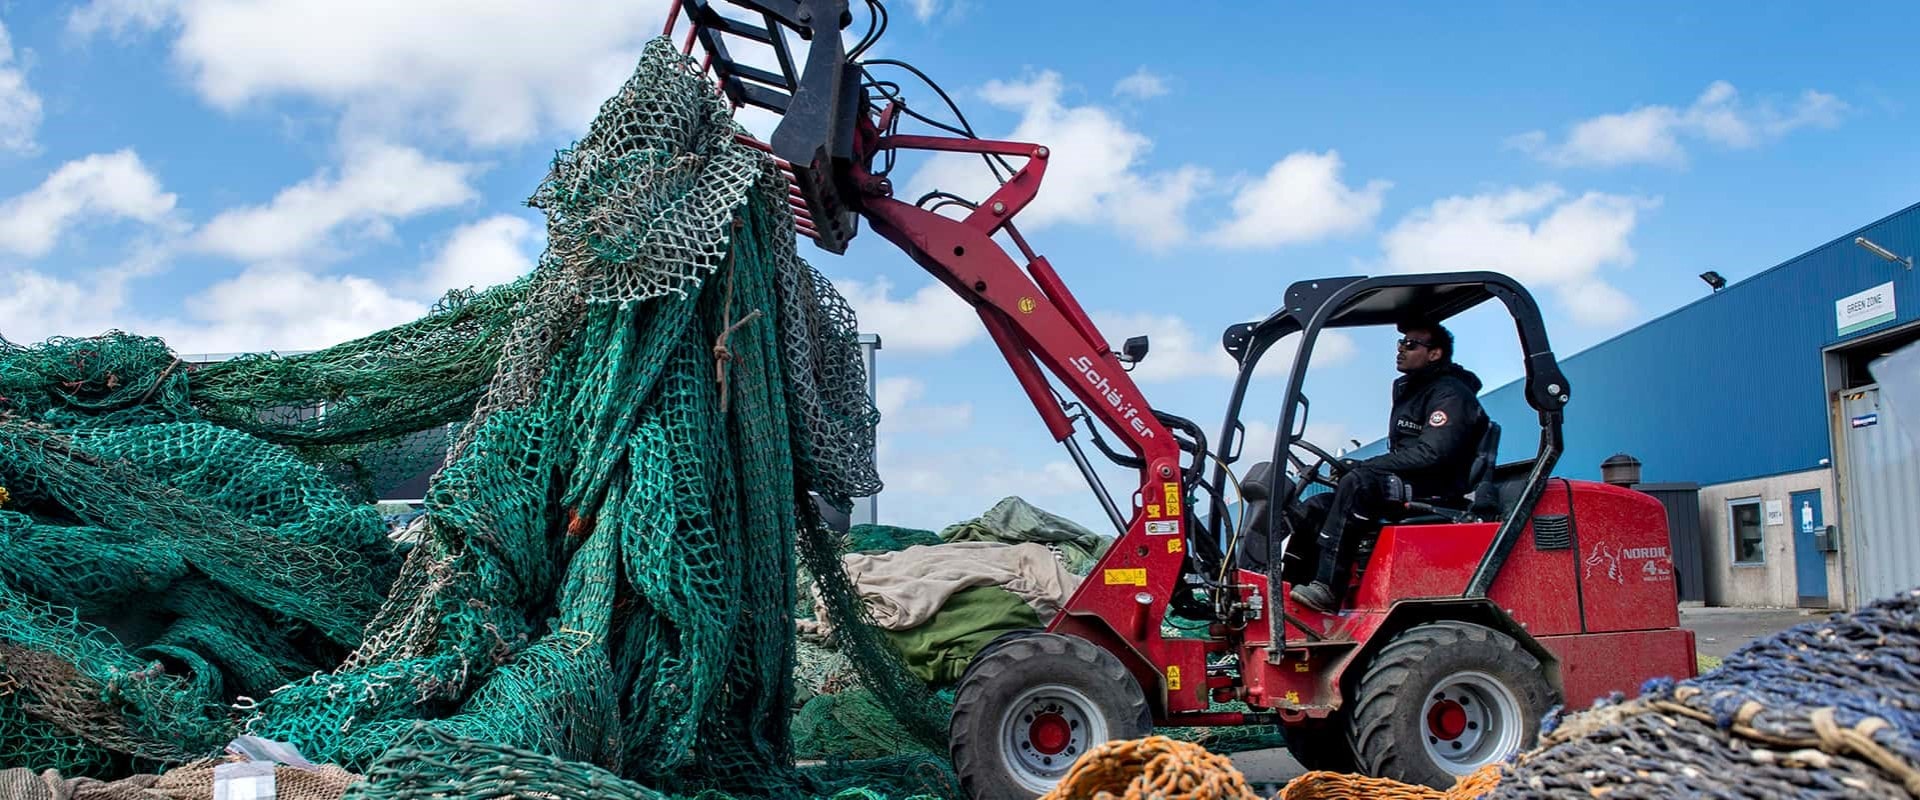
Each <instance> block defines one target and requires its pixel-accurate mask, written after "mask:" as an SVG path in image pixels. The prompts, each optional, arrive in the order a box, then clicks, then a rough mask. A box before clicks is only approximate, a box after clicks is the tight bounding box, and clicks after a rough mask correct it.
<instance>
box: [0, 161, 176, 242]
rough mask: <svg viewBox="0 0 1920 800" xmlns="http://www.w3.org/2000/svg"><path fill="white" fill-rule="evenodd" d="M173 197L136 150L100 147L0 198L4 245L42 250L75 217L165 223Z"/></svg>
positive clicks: (172, 205) (1, 233)
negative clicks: (30, 185)
mask: <svg viewBox="0 0 1920 800" xmlns="http://www.w3.org/2000/svg"><path fill="white" fill-rule="evenodd" d="M174 201H175V197H174V196H173V195H172V194H169V193H167V192H165V191H163V190H162V189H161V188H160V180H159V179H158V178H155V177H154V176H153V173H151V172H149V171H147V167H146V165H145V164H143V163H141V161H140V156H138V155H137V154H135V153H134V152H133V151H132V150H120V151H117V152H113V153H96V154H94V155H90V156H87V157H85V158H82V159H79V160H77V161H70V162H67V163H66V164H63V165H61V167H60V168H59V169H57V170H54V172H53V174H52V175H49V176H47V179H46V180H45V181H43V182H41V184H40V186H39V187H37V188H35V189H33V190H32V191H29V192H27V193H25V194H22V195H18V196H16V197H13V198H11V199H8V200H7V201H6V202H5V203H4V204H0V248H4V249H7V250H11V251H13V252H16V253H20V254H22V255H27V256H36V257H37V256H42V255H45V254H46V253H47V252H48V251H50V250H52V249H53V247H54V245H55V244H56V243H57V242H58V241H59V239H60V236H61V235H62V234H63V233H65V232H66V230H67V228H68V226H70V225H72V224H74V223H75V222H76V221H80V220H86V221H90V222H91V221H97V220H102V219H108V218H117V219H132V220H138V221H140V222H145V223H149V224H160V223H163V222H165V221H166V220H167V217H168V216H169V215H170V214H171V213H172V211H173V207H174Z"/></svg>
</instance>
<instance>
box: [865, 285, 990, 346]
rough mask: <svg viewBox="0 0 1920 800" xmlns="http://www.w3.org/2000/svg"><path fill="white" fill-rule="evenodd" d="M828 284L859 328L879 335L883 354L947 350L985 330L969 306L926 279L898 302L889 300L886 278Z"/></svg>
mask: <svg viewBox="0 0 1920 800" xmlns="http://www.w3.org/2000/svg"><path fill="white" fill-rule="evenodd" d="M833 284H834V288H836V289H838V290H839V291H840V294H841V295H842V296H843V297H845V298H846V300H847V303H848V304H849V305H852V306H853V313H854V316H855V318H857V319H858V320H859V327H860V332H861V333H873V334H878V335H879V336H880V346H881V347H882V348H884V349H885V350H887V351H888V352H910V353H950V352H953V351H955V350H958V349H960V348H962V347H965V346H966V345H967V344H968V343H970V342H972V341H973V340H975V339H977V338H979V337H980V335H981V334H982V333H983V332H984V330H985V329H984V328H982V327H981V325H980V317H979V315H978V314H976V313H974V310H973V307H972V306H970V305H967V303H966V301H964V300H961V299H960V297H959V296H958V295H955V294H954V293H953V290H951V289H948V288H947V287H946V286H944V285H942V284H939V283H928V284H927V285H925V286H922V287H920V289H919V290H918V291H915V292H914V293H913V294H912V295H909V296H907V297H905V298H902V299H899V300H895V299H894V298H893V296H892V294H893V283H892V282H891V281H888V280H887V279H886V278H876V279H874V281H873V282H871V283H867V282H863V281H857V280H836V281H834V282H833Z"/></svg>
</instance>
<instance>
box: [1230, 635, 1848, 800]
mask: <svg viewBox="0 0 1920 800" xmlns="http://www.w3.org/2000/svg"><path fill="white" fill-rule="evenodd" d="M1828 613H1829V612H1826V611H1818V610H1801V609H1793V608H1758V609H1756V608H1697V607H1689V608H1682V609H1680V625H1681V627H1685V628H1688V629H1690V630H1692V631H1693V635H1694V649H1695V650H1696V651H1697V652H1698V653H1699V654H1700V655H1703V656H1709V657H1712V658H1715V659H1719V658H1726V657H1727V654H1729V653H1732V652H1733V651H1734V650H1736V649H1738V648H1739V647H1740V646H1741V645H1743V644H1746V643H1747V642H1749V641H1752V640H1753V639H1756V638H1759V637H1763V636H1767V635H1769V634H1772V633H1775V632H1777V631H1781V630H1785V629H1787V628H1791V627H1793V626H1795V625H1799V624H1800V623H1803V622H1810V621H1813V620H1818V619H1823V618H1825V617H1826V616H1827V614H1828ZM1232 758H1233V765H1234V767H1236V768H1238V769H1239V770H1240V772H1241V773H1243V774H1245V775H1246V777H1247V780H1248V781H1250V782H1253V783H1254V784H1255V786H1254V790H1255V792H1256V793H1257V794H1259V795H1260V796H1262V797H1270V796H1272V793H1273V791H1275V790H1277V789H1278V788H1279V787H1280V786H1282V785H1284V784H1285V783H1286V782H1287V781H1289V780H1292V779H1293V778H1294V777H1296V776H1298V775H1300V774H1301V773H1302V772H1305V771H1306V770H1304V769H1302V768H1301V766H1300V763H1299V762H1297V761H1294V760H1293V757H1292V756H1290V755H1288V754H1287V751H1286V750H1284V749H1276V750H1254V751H1250V752H1246V753H1237V754H1235V755H1234V756H1233V757H1232Z"/></svg>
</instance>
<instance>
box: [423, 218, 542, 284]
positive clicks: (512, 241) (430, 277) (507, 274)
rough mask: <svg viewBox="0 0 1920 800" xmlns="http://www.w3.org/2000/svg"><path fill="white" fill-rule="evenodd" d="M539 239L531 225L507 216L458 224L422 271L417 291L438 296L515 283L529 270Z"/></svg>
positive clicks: (531, 268)
mask: <svg viewBox="0 0 1920 800" xmlns="http://www.w3.org/2000/svg"><path fill="white" fill-rule="evenodd" d="M543 238H544V237H543V236H542V235H541V231H540V230H539V229H537V228H535V227H534V225H533V223H531V222H528V221H527V220H526V219H524V218H522V217H516V216H511V215H508V214H497V215H494V216H491V217H488V218H486V219H483V220H480V221H479V222H474V223H470V224H467V225H462V226H460V227H459V228H456V229H455V230H454V231H453V233H452V234H451V235H450V236H448V237H447V242H446V245H445V246H444V247H442V248H441V250H440V254H439V255H438V256H435V257H434V259H433V260H432V261H430V262H428V263H427V264H426V266H425V267H424V268H423V269H422V275H421V286H420V290H421V292H422V293H424V294H431V295H441V294H445V293H446V291H447V290H448V289H465V288H468V287H472V288H475V289H485V288H487V287H489V286H498V285H500V284H503V283H508V282H511V281H513V280H516V279H518V278H519V277H520V276H522V275H526V274H527V273H529V272H532V271H533V259H534V254H535V253H536V252H537V250H538V244H539V243H540V241H541V240H542V239H543Z"/></svg>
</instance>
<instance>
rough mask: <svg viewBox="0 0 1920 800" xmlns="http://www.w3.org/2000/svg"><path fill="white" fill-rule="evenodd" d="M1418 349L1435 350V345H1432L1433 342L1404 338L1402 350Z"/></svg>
mask: <svg viewBox="0 0 1920 800" xmlns="http://www.w3.org/2000/svg"><path fill="white" fill-rule="evenodd" d="M1416 347H1421V348H1427V349H1432V348H1433V343H1432V342H1429V341H1426V340H1425V339H1407V338H1402V339H1401V340H1400V349H1402V350H1412V349H1414V348H1416Z"/></svg>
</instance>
